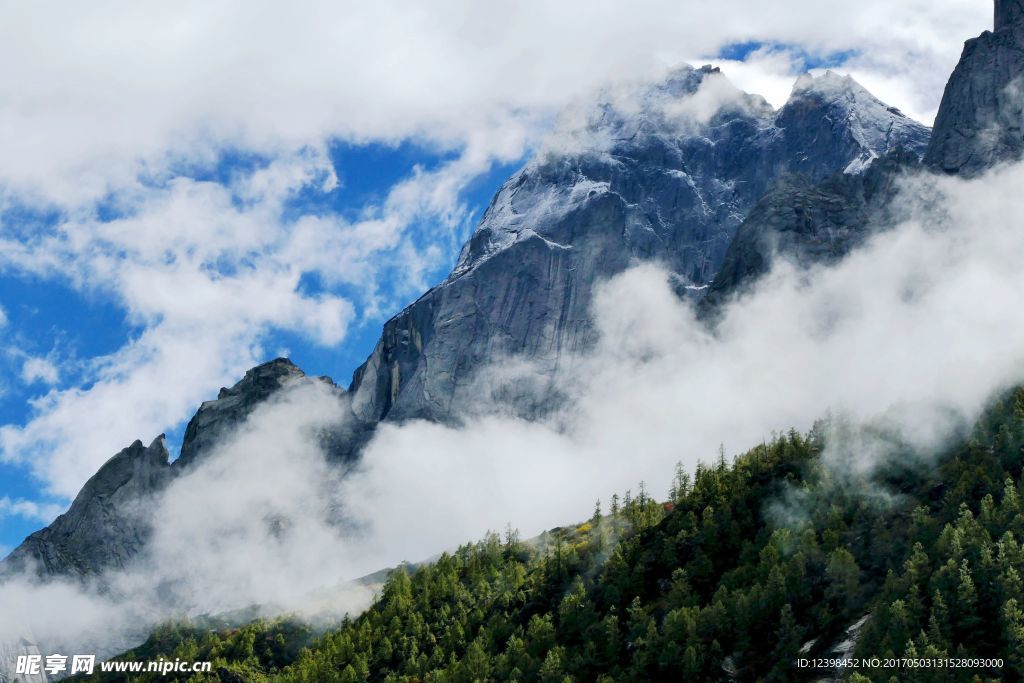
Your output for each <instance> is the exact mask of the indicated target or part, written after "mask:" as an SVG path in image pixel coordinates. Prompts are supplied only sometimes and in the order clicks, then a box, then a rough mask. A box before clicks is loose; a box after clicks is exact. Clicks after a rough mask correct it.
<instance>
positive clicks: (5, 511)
mask: <svg viewBox="0 0 1024 683" xmlns="http://www.w3.org/2000/svg"><path fill="white" fill-rule="evenodd" d="M62 512H64V508H63V507H61V506H60V505H55V504H53V503H38V502H36V501H32V500H23V499H12V498H10V497H9V496H4V497H2V498H0V519H2V518H4V517H22V518H24V519H28V520H32V521H35V522H42V523H43V524H49V523H50V522H52V521H53V518H54V517H56V516H57V515H59V514H60V513H62ZM0 555H2V553H0Z"/></svg>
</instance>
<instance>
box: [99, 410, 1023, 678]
mask: <svg viewBox="0 0 1024 683" xmlns="http://www.w3.org/2000/svg"><path fill="white" fill-rule="evenodd" d="M833 431H834V430H829V429H828V428H827V425H825V424H821V425H819V426H818V427H816V428H815V429H814V430H812V432H811V433H810V434H808V435H800V434H798V433H796V432H791V433H789V434H786V435H785V436H780V437H778V438H776V439H774V440H773V441H771V442H770V443H766V444H763V445H760V446H758V447H756V448H754V449H753V450H750V451H748V452H747V453H745V454H743V455H741V456H739V457H737V458H735V459H734V460H733V462H732V463H729V462H727V461H726V460H725V458H724V457H721V456H720V457H719V458H718V459H717V461H716V462H715V463H714V464H712V465H707V466H702V467H700V468H699V469H698V470H697V472H696V476H695V477H693V479H692V481H691V479H690V477H689V476H688V475H687V474H686V473H685V472H683V471H681V470H680V472H678V473H677V475H676V477H675V479H674V481H673V485H672V499H671V500H670V501H668V502H658V501H656V500H654V499H653V498H652V497H651V496H650V495H649V493H648V492H647V491H646V489H645V487H644V486H643V485H641V486H640V487H639V489H638V490H637V491H636V492H632V493H630V492H627V493H625V495H623V496H622V497H621V498H619V497H618V496H616V497H614V498H613V499H612V500H611V501H610V504H609V505H608V506H607V507H608V509H607V510H602V509H600V505H599V506H598V509H595V511H594V514H593V516H592V518H591V519H590V520H589V521H587V522H584V523H582V524H579V525H577V526H573V527H566V528H559V529H553V530H551V531H549V532H547V533H546V534H544V535H543V536H542V537H541V538H540V539H538V540H536V541H534V542H529V543H527V542H523V541H521V540H520V539H519V538H518V537H517V535H516V533H515V532H512V531H507V532H506V533H505V534H504V535H501V536H499V535H497V534H495V535H491V536H488V537H487V538H485V539H483V540H482V541H480V542H478V543H475V544H471V545H467V546H465V547H463V548H461V549H459V550H458V551H457V552H455V553H453V554H446V555H444V556H442V557H441V558H440V559H439V560H437V561H436V562H435V563H432V564H429V565H425V566H422V567H420V568H418V569H416V570H414V571H411V572H409V571H406V570H404V569H400V570H397V571H395V572H393V573H392V574H391V576H390V578H389V579H388V581H387V583H386V584H385V586H384V588H383V591H382V594H381V595H380V597H379V599H378V600H377V601H376V603H375V604H374V605H373V607H372V608H371V609H370V610H368V611H367V612H366V613H365V614H363V615H361V616H359V617H357V618H354V619H351V620H347V621H345V622H344V623H343V624H341V625H340V627H338V628H337V629H335V630H332V631H330V632H328V633H326V634H322V635H320V636H317V637H314V636H313V635H312V633H311V632H310V631H309V630H308V629H307V628H304V627H302V626H300V625H298V624H295V623H292V622H290V621H287V620H283V621H275V622H269V623H268V622H256V623H253V624H250V625H249V626H247V627H245V628H241V629H236V630H226V631H219V632H218V631H215V630H210V629H209V628H203V627H202V626H201V625H198V624H177V625H168V626H166V627H164V628H162V629H160V630H159V631H158V632H157V633H155V634H154V635H153V637H152V638H151V639H150V640H149V641H148V642H147V643H146V644H145V645H143V646H142V647H140V648H139V649H138V650H137V651H134V652H131V653H127V654H126V655H125V658H126V659H137V658H150V657H156V656H158V655H163V656H166V657H169V658H171V659H173V658H176V657H180V658H182V659H195V660H203V659H212V660H214V671H215V673H214V674H212V676H211V677H210V678H208V679H207V680H221V681H263V680H275V681H308V682H321V681H345V682H349V681H437V682H441V681H467V682H471V681H550V682H557V683H562V682H564V681H652V680H703V681H711V680H723V679H729V678H732V679H738V680H800V679H806V678H811V677H813V676H820V675H821V674H822V673H825V672H822V671H817V672H814V671H812V670H811V669H810V668H804V669H800V668H798V667H796V665H795V661H796V660H797V659H798V658H799V657H803V658H811V659H813V658H814V657H835V656H836V654H834V649H835V647H836V645H837V644H838V643H840V642H841V641H843V640H844V639H845V640H847V641H849V640H850V637H851V636H853V638H852V640H853V642H852V643H851V642H848V643H847V646H848V647H847V654H850V655H851V656H854V657H880V658H884V657H890V656H897V657H903V656H906V657H921V658H947V657H982V658H1001V659H1003V660H1004V667H1003V668H1002V669H997V668H990V669H978V668H974V669H952V668H947V669H928V670H924V669H921V670H918V671H912V670H909V669H903V670H899V669H891V668H890V669H882V668H879V669H875V670H871V669H867V668H861V669H859V670H857V671H856V672H855V671H853V670H848V671H845V672H843V675H844V676H845V677H848V678H851V677H852V678H853V679H857V678H858V677H859V676H861V675H863V676H867V677H869V678H870V679H871V680H890V679H891V680H899V681H903V680H906V681H912V680H929V681H933V680H934V681H941V680H973V679H974V677H975V676H980V677H981V679H986V678H997V677H1000V676H1002V677H1005V678H1017V677H1019V675H1020V674H1021V672H1024V581H1022V578H1021V574H1022V572H1024V549H1022V548H1021V545H1020V542H1019V540H1018V539H1020V538H1021V536H1022V534H1024V509H1022V503H1021V500H1020V495H1019V493H1018V489H1019V487H1020V480H1021V464H1022V459H1024V455H1022V444H1024V391H1022V390H1018V391H1016V392H1014V393H1012V394H1010V395H1009V396H1007V397H1006V398H1005V399H1004V400H1002V401H1001V402H999V403H998V404H997V405H995V406H994V407H992V408H991V409H990V410H989V411H988V413H987V414H986V415H985V417H984V418H983V419H982V420H981V421H979V423H978V424H977V425H976V426H975V428H974V430H973V433H971V434H970V435H969V437H967V438H965V439H964V440H963V441H962V442H961V443H960V444H959V445H957V446H956V447H954V448H951V449H950V450H949V451H948V452H946V453H942V454H935V458H934V459H932V460H924V461H922V460H920V459H913V458H910V457H909V453H908V454H905V455H906V457H900V456H901V454H894V456H893V457H892V459H891V460H890V462H891V464H890V465H889V466H887V467H885V468H883V469H882V470H881V471H876V472H875V473H874V474H873V475H871V476H870V477H860V478H858V477H856V476H854V475H847V474H842V475H841V474H837V472H839V470H837V469H836V468H834V467H826V466H825V463H824V462H823V459H822V458H821V457H820V456H821V453H822V451H823V449H824V448H825V445H826V444H825V442H826V437H825V434H827V433H832V432H833ZM909 463H912V464H909ZM865 616H867V617H868V618H867V620H866V621H864V622H863V623H862V624H861V623H860V622H861V620H862V618H863V617H865ZM854 625H857V627H855V628H853V629H851V626H854ZM812 641H813V642H812ZM851 649H852V652H850V650H851ZM97 680H99V677H97ZM106 680H114V679H110V678H108V679H106ZM154 680H155V678H154ZM163 680H167V679H163Z"/></svg>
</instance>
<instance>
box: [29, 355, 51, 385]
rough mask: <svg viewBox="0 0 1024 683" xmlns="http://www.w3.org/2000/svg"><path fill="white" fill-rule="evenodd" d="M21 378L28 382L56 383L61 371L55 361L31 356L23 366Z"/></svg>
mask: <svg viewBox="0 0 1024 683" xmlns="http://www.w3.org/2000/svg"><path fill="white" fill-rule="evenodd" d="M21 379H22V380H24V382H25V383H26V384H33V383H35V382H42V383H44V384H56V383H57V381H58V380H59V379H60V371H59V370H57V366H56V365H54V364H53V361H51V360H49V359H48V358H39V357H35V356H32V357H29V358H27V359H25V362H24V363H23V364H22V366H21Z"/></svg>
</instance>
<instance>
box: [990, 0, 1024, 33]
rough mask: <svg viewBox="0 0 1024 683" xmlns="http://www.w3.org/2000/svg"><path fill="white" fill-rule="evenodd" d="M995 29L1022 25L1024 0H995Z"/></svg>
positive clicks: (1023, 24) (1023, 22)
mask: <svg viewBox="0 0 1024 683" xmlns="http://www.w3.org/2000/svg"><path fill="white" fill-rule="evenodd" d="M995 26H996V30H997V31H1000V30H1002V29H1004V28H1010V27H1012V26H1024V0H996V24H995Z"/></svg>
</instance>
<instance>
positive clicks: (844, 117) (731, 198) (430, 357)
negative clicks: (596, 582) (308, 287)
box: [350, 67, 929, 425]
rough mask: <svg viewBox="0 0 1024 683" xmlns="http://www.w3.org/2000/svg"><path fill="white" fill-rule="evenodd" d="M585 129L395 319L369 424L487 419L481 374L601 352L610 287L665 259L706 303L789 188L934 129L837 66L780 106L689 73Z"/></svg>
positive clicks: (362, 413) (371, 362) (711, 72)
mask: <svg viewBox="0 0 1024 683" xmlns="http://www.w3.org/2000/svg"><path fill="white" fill-rule="evenodd" d="M703 108H707V109H710V110H711V111H710V112H702V111H701V109H703ZM584 133H585V137H586V139H587V140H588V142H589V146H588V147H586V148H584V149H583V150H582V151H579V152H576V153H571V154H551V153H547V154H544V153H542V154H540V155H538V157H537V158H536V159H534V160H533V161H531V162H530V163H528V164H527V165H526V166H525V167H524V168H523V169H522V170H520V171H519V172H518V173H516V174H515V175H514V176H513V177H512V178H510V179H509V180H508V181H507V182H506V183H505V184H504V185H503V186H502V187H501V189H500V190H499V191H498V193H497V195H496V196H495V198H494V200H493V201H492V202H491V205H490V206H489V207H488V209H487V211H486V213H485V215H484V217H483V219H482V221H481V223H480V226H479V228H478V229H477V231H476V232H475V234H474V235H473V236H472V237H471V239H470V240H469V242H468V243H467V244H466V245H465V247H464V248H463V250H462V253H461V256H460V257H459V261H458V264H457V265H456V267H455V269H454V270H453V271H452V273H451V275H450V276H449V277H448V278H447V279H446V280H445V281H444V282H443V283H441V284H440V285H438V286H437V287H434V288H433V289H431V290H430V291H429V292H427V293H426V294H424V295H423V296H422V297H421V298H420V299H419V300H418V301H416V302H415V303H414V304H412V305H411V306H409V307H408V308H407V309H406V310H404V311H402V312H401V313H400V314H399V315H398V316H396V317H395V318H394V319H392V320H391V321H389V322H388V323H387V324H386V325H385V327H384V333H383V335H382V336H381V339H380V341H379V342H378V344H377V346H376V348H375V349H374V351H373V354H372V355H371V357H370V358H369V359H368V360H367V362H366V363H365V364H364V365H363V366H362V367H361V368H359V369H358V370H357V371H356V373H355V376H354V378H353V382H352V386H351V388H350V392H351V394H352V406H353V411H354V413H355V415H356V417H357V419H359V420H361V421H362V422H363V423H364V424H367V425H372V424H374V423H376V422H378V421H380V420H383V419H391V420H404V419H410V418H426V419H431V420H438V421H449V420H452V419H454V418H455V417H456V416H458V415H460V414H464V413H467V412H472V411H473V410H474V409H476V408H477V407H478V406H479V405H480V404H481V403H486V401H487V399H488V398H490V397H488V396H486V390H487V387H486V386H485V385H482V384H481V383H480V382H477V381H476V380H477V378H476V376H475V374H476V372H477V371H478V370H480V369H481V368H484V367H486V366H488V365H489V364H491V363H493V362H495V361H499V360H501V359H503V358H506V357H513V356H514V357H516V358H519V359H527V360H529V361H531V362H533V363H536V364H538V365H539V367H540V368H542V369H544V370H554V369H555V368H557V367H559V366H560V364H561V363H563V362H565V359H566V358H570V357H571V356H572V355H573V354H575V353H577V352H580V351H583V350H585V349H587V348H589V347H590V346H591V345H592V344H593V343H594V341H595V330H594V326H593V321H592V319H591V317H590V303H591V295H592V288H593V286H594V284H595V283H598V282H600V281H602V280H605V279H607V278H609V277H611V276H613V275H616V274H618V273H620V272H622V271H624V270H625V269H626V268H628V267H629V266H630V265H631V264H633V263H635V262H637V261H657V262H659V263H661V264H663V265H664V266H666V267H667V268H668V269H669V270H670V271H671V272H672V273H673V274H674V278H675V280H676V282H677V285H678V288H679V289H680V291H681V292H684V293H689V294H690V295H694V296H696V295H698V294H699V293H700V292H701V291H702V289H703V288H704V287H706V286H707V285H708V284H709V283H710V282H711V280H712V278H713V277H714V275H715V273H717V272H718V270H719V268H720V267H721V265H722V262H723V260H724V258H725V254H726V251H727V249H728V247H729V244H730V242H731V241H732V239H733V237H734V235H735V234H736V230H737V228H738V227H739V225H740V223H741V222H742V221H743V219H744V217H745V216H746V215H747V214H748V212H749V211H750V210H751V208H752V207H753V206H754V204H755V203H756V202H757V200H758V198H760V197H761V196H762V195H763V194H764V193H765V192H766V191H767V190H768V189H769V188H770V187H771V186H772V185H773V184H774V183H775V181H776V180H777V179H778V178H780V177H782V176H784V175H786V174H794V173H799V174H801V175H803V176H805V177H806V178H808V179H809V181H810V182H814V183H816V182H819V181H821V180H823V179H825V178H827V177H829V176H832V175H833V174H836V173H846V174H851V175H856V174H858V173H861V172H863V171H864V170H866V169H867V168H870V166H871V162H872V161H873V160H874V159H876V158H878V157H881V156H884V155H886V154H888V153H889V152H891V151H892V150H895V149H897V148H903V149H908V150H911V151H912V152H913V153H916V154H923V153H924V150H925V146H926V145H927V143H928V135H929V131H928V129H927V128H925V127H924V126H921V125H920V124H917V123H915V122H913V121H911V120H910V119H908V118H906V117H905V116H903V115H902V114H901V113H900V112H899V111H898V110H896V109H893V108H891V107H888V106H886V105H885V104H883V103H882V102H880V101H879V100H877V99H875V98H874V97H872V96H871V95H870V94H869V93H868V92H867V91H866V90H864V89H863V88H862V87H860V86H859V85H858V84H857V83H856V82H854V81H853V80H852V79H850V78H843V77H840V76H837V75H835V74H833V73H831V72H829V73H827V74H825V75H824V76H822V77H820V78H812V77H810V76H805V77H803V78H801V79H800V81H799V82H798V84H797V87H796V88H795V89H794V91H793V94H792V97H791V98H790V100H789V101H788V102H787V103H786V105H785V106H784V107H782V109H780V110H779V111H777V112H776V111H773V110H772V109H771V107H770V106H768V105H767V103H765V102H764V101H763V100H762V99H760V98H756V97H752V96H750V95H746V94H744V93H741V92H739V91H738V90H736V89H735V88H733V87H732V85H731V84H729V83H728V81H727V80H726V79H725V77H724V76H723V75H722V74H721V73H720V72H719V71H718V70H717V69H712V68H710V67H704V68H701V69H691V68H685V69H681V70H679V71H677V72H675V73H674V74H673V75H672V77H671V78H670V79H669V80H668V81H667V82H666V83H665V84H664V85H662V86H661V87H659V88H656V89H654V90H653V91H651V92H649V93H646V94H645V96H644V97H642V98H641V100H640V102H639V113H631V114H629V115H626V114H623V113H621V112H619V111H618V110H616V109H615V107H614V106H612V105H605V106H604V107H603V108H601V110H600V112H599V115H598V116H597V117H595V118H594V119H593V120H592V121H591V123H590V125H589V127H588V128H587V130H585V131H584ZM594 140H596V141H600V143H601V144H600V145H595V144H594V143H593V142H592V141H594ZM535 394H536V391H530V392H523V393H522V394H517V392H516V391H515V389H514V388H513V389H512V391H511V395H505V396H499V398H502V399H505V400H507V401H508V402H509V403H511V404H512V407H513V408H514V409H515V410H516V411H517V412H518V413H519V414H522V415H525V416H526V417H532V416H534V415H536V414H537V413H538V412H543V411H544V410H545V409H547V408H549V407H550V402H544V401H541V402H539V403H536V402H533V400H534V397H535ZM524 395H525V396H529V397H530V398H529V399H528V401H526V402H524V401H522V400H521V399H522V396H524Z"/></svg>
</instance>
